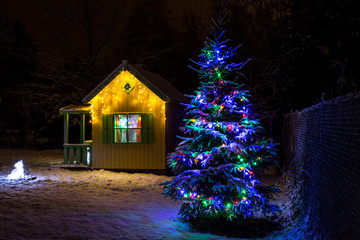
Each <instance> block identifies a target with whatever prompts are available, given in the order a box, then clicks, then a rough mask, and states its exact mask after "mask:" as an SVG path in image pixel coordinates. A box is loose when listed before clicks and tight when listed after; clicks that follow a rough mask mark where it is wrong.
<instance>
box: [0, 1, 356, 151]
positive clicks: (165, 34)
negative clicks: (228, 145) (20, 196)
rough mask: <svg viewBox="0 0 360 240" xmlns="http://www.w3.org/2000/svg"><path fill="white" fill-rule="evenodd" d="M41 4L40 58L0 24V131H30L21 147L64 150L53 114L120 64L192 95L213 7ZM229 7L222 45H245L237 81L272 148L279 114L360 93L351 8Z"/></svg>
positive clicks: (330, 4) (23, 37)
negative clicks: (243, 80)
mask: <svg viewBox="0 0 360 240" xmlns="http://www.w3.org/2000/svg"><path fill="white" fill-rule="evenodd" d="M45 3H46V4H45V5H46V7H45V8H44V9H46V11H45V14H44V19H47V20H48V21H46V24H45V25H46V29H47V31H46V32H42V35H45V36H46V41H43V42H41V41H39V40H37V43H38V44H39V47H38V49H39V50H36V48H35V45H34V41H33V40H31V37H29V35H27V34H26V31H25V29H24V28H21V27H16V26H15V25H19V24H18V23H14V22H13V21H10V20H8V19H5V18H2V19H1V25H2V28H1V32H0V34H1V35H0V36H1V39H0V41H1V43H2V44H1V45H0V49H1V56H0V59H1V66H0V69H1V89H0V92H1V103H0V107H1V108H2V110H3V111H6V112H7V114H6V115H2V117H1V120H0V123H1V130H2V133H3V132H4V129H7V130H9V129H15V127H12V125H11V124H15V122H19V126H20V125H21V124H24V126H25V127H24V126H23V127H16V129H17V130H16V131H18V130H19V129H21V128H22V129H27V131H28V132H27V133H25V135H29V136H28V137H27V136H24V137H23V140H21V141H20V142H22V143H23V145H24V144H25V145H27V146H30V145H34V143H39V144H40V143H41V144H40V145H42V146H44V143H45V142H48V146H49V147H50V146H52V147H53V146H58V147H61V142H62V136H61V129H62V125H61V124H62V122H61V118H60V116H59V113H58V110H59V108H60V107H63V106H66V105H67V104H70V103H75V104H79V103H80V101H81V99H82V98H83V97H84V96H85V95H86V94H87V93H88V92H89V91H90V90H91V89H93V88H94V86H96V85H97V84H98V83H99V82H100V81H102V80H103V79H104V78H105V77H106V75H107V74H109V73H110V72H111V71H112V70H113V69H114V68H115V67H116V66H118V65H119V63H121V61H122V60H123V59H127V60H129V61H130V62H131V63H133V64H139V63H140V64H143V66H144V67H145V68H147V69H148V70H150V71H153V72H156V73H159V74H161V75H162V76H164V77H165V78H166V79H168V81H170V82H171V83H173V84H174V85H175V86H176V87H178V88H179V89H180V90H181V91H183V92H184V93H192V92H193V91H194V90H195V89H196V88H197V87H198V86H199V83H198V81H197V77H196V74H194V73H193V72H192V71H191V70H190V69H188V68H187V65H188V64H189V61H188V58H196V56H197V54H198V52H197V51H198V49H199V48H200V47H201V46H202V43H203V41H204V40H205V39H204V38H203V36H202V34H201V27H202V26H203V25H204V24H203V23H202V21H201V20H202V18H204V15H202V16H201V14H203V12H204V11H205V10H206V11H207V12H208V14H209V15H211V14H212V13H213V12H212V11H213V9H215V8H214V3H215V1H214V2H212V3H210V4H209V3H208V5H207V6H206V8H205V7H204V8H203V9H201V8H199V9H198V10H196V11H194V12H183V13H179V12H178V11H179V10H177V9H175V8H174V6H176V4H175V2H173V1H166V0H162V1H155V0H137V1H115V0H107V1H101V2H99V1H93V0H75V1H51V2H48V1H47V2H45ZM178 4H181V3H178ZM193 4H194V6H195V5H196V4H195V3H193ZM227 5H228V9H229V10H230V18H231V24H230V25H229V32H230V33H231V34H230V35H229V38H231V39H233V41H234V42H238V43H242V45H243V47H242V48H241V50H240V53H239V54H238V56H241V57H242V59H238V60H239V62H240V61H242V60H244V59H247V58H248V57H251V58H252V60H251V61H250V62H249V63H248V65H247V68H246V69H245V72H244V74H245V75H246V77H247V86H246V87H247V88H248V89H250V91H251V92H252V94H253V98H252V99H253V103H254V105H255V106H256V107H257V109H256V110H255V111H256V112H259V113H260V115H262V116H264V119H262V125H263V126H264V127H265V128H267V130H269V131H268V135H271V137H272V138H273V139H275V140H276V141H280V139H281V138H280V136H281V129H282V128H281V123H282V117H283V116H284V114H285V113H287V112H289V111H291V110H295V109H301V108H305V107H309V106H311V105H312V104H314V103H317V102H319V101H321V100H323V99H329V98H333V97H336V96H340V95H344V94H346V93H348V92H353V91H356V90H359V88H360V76H359V72H358V71H357V66H358V63H359V60H360V59H359V56H360V47H359V44H358V42H359V40H360V39H359V38H360V19H359V16H360V14H359V10H358V8H356V1H355V0H348V1H339V0H330V1H320V0H315V1H310V0H306V1H301V2H299V1H294V0H244V1H240V0H228V1H227ZM175 13H176V14H177V15H176V14H175ZM199 13H201V14H199ZM181 14H182V18H179V17H177V18H175V17H174V16H175V15H176V16H179V15H181ZM9 29H12V30H9ZM15 29H18V30H15ZM19 29H22V30H19ZM44 42H46V44H44ZM235 61H236V59H235ZM35 73H36V74H35ZM10 79H11V80H10ZM19 96H20V97H19ZM21 102H22V103H21ZM25 103H26V104H25ZM25 113H26V114H28V115H24V114H25ZM21 114H23V115H21ZM29 114H31V115H29ZM13 119H17V120H16V121H13ZM20 122H22V123H21V124H20ZM19 131H20V130H19ZM21 131H24V130H21ZM2 135H4V134H2ZM25 139H27V140H26V141H25Z"/></svg>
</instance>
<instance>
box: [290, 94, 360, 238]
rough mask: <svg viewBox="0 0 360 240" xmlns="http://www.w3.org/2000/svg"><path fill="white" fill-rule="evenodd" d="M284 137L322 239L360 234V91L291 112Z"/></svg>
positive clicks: (293, 166) (313, 222)
mask: <svg viewBox="0 0 360 240" xmlns="http://www.w3.org/2000/svg"><path fill="white" fill-rule="evenodd" d="M283 140H284V141H283V149H284V166H285V169H286V170H290V172H292V173H294V174H295V175H301V178H302V180H303V194H304V199H303V204H304V208H303V211H304V212H307V213H309V214H310V215H309V219H310V221H311V222H312V224H314V227H315V228H316V229H317V230H318V231H319V232H320V235H321V237H322V239H336V240H338V239H360V207H359V205H360V93H357V94H351V95H347V96H345V97H339V98H336V99H333V100H329V101H325V102H322V103H319V104H317V105H314V106H312V107H309V108H306V109H304V110H302V111H297V112H292V113H290V114H288V115H286V117H285V121H284V137H283Z"/></svg>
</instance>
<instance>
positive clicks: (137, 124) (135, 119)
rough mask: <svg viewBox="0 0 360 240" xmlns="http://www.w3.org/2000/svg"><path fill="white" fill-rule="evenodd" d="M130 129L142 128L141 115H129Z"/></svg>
mask: <svg viewBox="0 0 360 240" xmlns="http://www.w3.org/2000/svg"><path fill="white" fill-rule="evenodd" d="M128 128H141V115H129V116H128Z"/></svg>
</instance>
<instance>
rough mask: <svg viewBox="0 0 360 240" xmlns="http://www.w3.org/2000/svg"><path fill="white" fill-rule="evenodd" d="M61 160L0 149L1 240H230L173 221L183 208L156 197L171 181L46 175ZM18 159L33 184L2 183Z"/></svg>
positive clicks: (57, 153)
mask: <svg viewBox="0 0 360 240" xmlns="http://www.w3.org/2000/svg"><path fill="white" fill-rule="evenodd" d="M62 157H63V152H62V151H61V150H51V151H34V150H10V149H0V240H8V239H36V240H38V239H171V240H173V239H174V240H175V239H200V240H202V239H231V238H226V237H221V236H217V235H213V234H204V233H196V232H192V231H191V229H190V228H189V227H188V226H187V225H186V224H184V223H182V222H180V221H179V220H177V212H178V210H179V207H180V204H181V203H180V202H175V201H173V200H170V199H164V198H163V196H162V195H161V194H160V193H161V191H162V187H161V186H159V183H161V182H163V181H165V180H167V179H170V177H167V176H158V175H153V174H140V173H136V174H130V173H117V172H110V171H104V170H95V171H70V170H64V169H51V170H50V168H49V167H48V166H49V165H52V164H60V163H61V162H62ZM21 159H22V160H23V161H24V164H25V169H26V170H28V171H29V170H30V172H31V174H32V175H34V176H37V178H36V180H32V181H26V180H22V181H16V180H6V179H5V178H6V176H7V175H8V174H9V173H10V172H11V170H12V169H13V165H14V163H15V162H17V161H18V160H21ZM26 174H29V172H28V173H26ZM238 239H240V238H238ZM266 239H275V238H274V237H268V238H266ZM276 239H290V238H286V237H284V238H281V237H277V238H276Z"/></svg>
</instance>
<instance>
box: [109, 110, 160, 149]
mask: <svg viewBox="0 0 360 240" xmlns="http://www.w3.org/2000/svg"><path fill="white" fill-rule="evenodd" d="M153 125H154V124H153V114H152V113H117V114H103V117H102V127H103V143H105V144H108V143H121V144H130V143H135V144H136V143H152V142H153V135H154V134H153V132H154V130H153Z"/></svg>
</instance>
